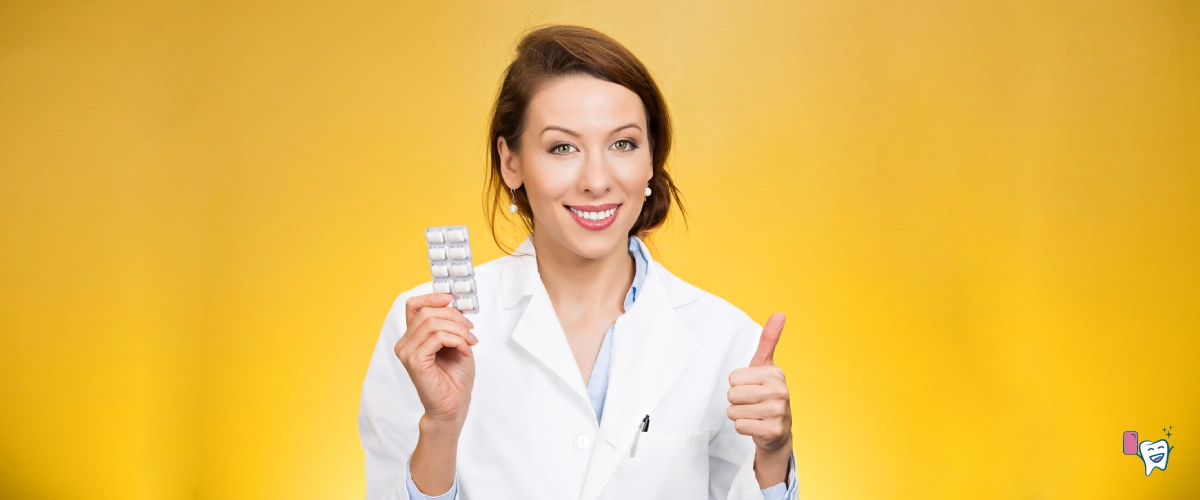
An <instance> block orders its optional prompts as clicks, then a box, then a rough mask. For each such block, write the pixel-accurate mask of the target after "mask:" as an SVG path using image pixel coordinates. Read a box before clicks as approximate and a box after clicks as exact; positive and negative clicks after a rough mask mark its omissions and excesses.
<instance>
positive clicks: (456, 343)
mask: <svg viewBox="0 0 1200 500" xmlns="http://www.w3.org/2000/svg"><path fill="white" fill-rule="evenodd" d="M447 347H449V348H451V349H455V350H457V351H458V352H459V353H460V354H462V355H463V356H467V357H470V356H471V346H469V345H467V341H466V340H463V338H462V337H459V336H458V335H453V334H449V333H446V332H437V333H436V334H434V335H431V336H430V337H429V338H428V339H425V343H423V344H421V345H419V346H417V348H416V349H415V350H414V351H413V353H412V356H413V360H415V361H417V362H422V361H428V360H430V359H433V358H434V357H435V356H437V353H438V351H441V350H442V349H445V348H447Z"/></svg>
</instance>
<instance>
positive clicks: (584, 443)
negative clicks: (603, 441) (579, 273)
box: [575, 434, 592, 451]
mask: <svg viewBox="0 0 1200 500" xmlns="http://www.w3.org/2000/svg"><path fill="white" fill-rule="evenodd" d="M591 447H592V438H591V436H588V435H587V434H580V435H578V436H575V449H576V450H579V451H587V450H588V448H591Z"/></svg>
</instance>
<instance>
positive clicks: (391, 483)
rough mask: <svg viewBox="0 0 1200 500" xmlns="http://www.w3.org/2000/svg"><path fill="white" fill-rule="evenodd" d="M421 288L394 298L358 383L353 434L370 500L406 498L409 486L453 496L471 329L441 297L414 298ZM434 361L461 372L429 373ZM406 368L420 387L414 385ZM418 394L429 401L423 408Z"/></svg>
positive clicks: (469, 372)
mask: <svg viewBox="0 0 1200 500" xmlns="http://www.w3.org/2000/svg"><path fill="white" fill-rule="evenodd" d="M422 287H424V288H429V287H428V286H426V285H422ZM422 287H417V288H416V289H413V290H410V291H409V292H405V293H402V294H400V297H399V298H397V299H396V302H395V303H394V304H393V305H392V309H391V311H390V312H389V313H388V316H387V319H386V320H385V321H384V326H383V331H382V332H381V333H380V336H379V341H378V342H377V343H376V346H375V351H374V353H373V355H372V358H371V363H370V365H369V366H368V368H367V376H366V379H365V381H364V382H363V396H362V401H361V407H360V410H359V433H360V438H361V440H362V446H363V451H364V452H365V454H366V469H367V498H368V500H383V499H388V500H390V499H406V498H409V495H408V492H409V489H408V485H409V484H412V485H413V486H414V487H415V486H416V485H417V484H420V485H422V486H423V487H424V488H425V489H426V490H427V491H446V490H451V489H453V490H455V493H457V487H456V484H457V474H456V471H455V460H456V455H457V448H458V437H459V434H460V432H461V430H462V423H463V421H464V419H465V416H466V412H465V409H466V405H467V401H469V393H468V394H464V390H465V391H469V386H470V381H471V380H472V379H473V377H474V363H473V360H472V359H471V357H470V347H469V344H470V343H474V342H476V341H477V340H475V339H474V337H473V335H470V333H469V332H468V331H467V330H466V328H468V327H470V326H473V325H470V322H469V320H466V319H465V318H463V317H462V315H461V313H458V312H457V311H450V310H449V308H448V307H446V306H445V304H444V303H445V302H446V299H445V297H441V298H439V297H436V296H434V295H417V296H414V295H415V294H416V293H419V290H420V289H421V288H422ZM439 306H441V307H439ZM409 323H411V326H410V325H409ZM468 336H469V337H470V338H471V340H467V338H468ZM443 348H446V350H445V351H443ZM435 356H436V357H438V358H439V359H442V357H443V356H445V359H447V361H446V363H447V364H448V365H449V368H450V369H456V368H457V369H459V370H458V371H456V372H455V373H454V374H453V375H447V372H446V371H431V370H432V369H431V368H430V367H431V366H434V367H436V365H435V364H434V357H435ZM402 359H403V360H405V361H401V360H402ZM406 362H407V363H410V364H412V365H413V366H412V368H413V369H414V370H418V371H416V372H415V373H419V374H421V376H422V377H423V378H422V379H421V380H422V381H423V383H424V385H420V384H414V382H413V380H412V378H411V376H410V372H409V370H408V368H410V367H409V366H407V365H406ZM463 385H465V386H467V388H466V389H463V388H462V386H463ZM418 387H423V388H424V389H422V390H424V391H428V393H429V394H431V395H427V396H426V398H427V399H428V401H427V402H425V401H423V399H422V394H426V393H422V392H419V391H418ZM426 406H430V407H432V408H434V409H435V410H437V411H427V410H426ZM447 408H449V411H447V410H446V409H447ZM406 462H407V465H406ZM402 467H403V469H404V471H405V473H404V474H403V476H401V474H400V471H401V468H402ZM419 492H420V490H418V493H419Z"/></svg>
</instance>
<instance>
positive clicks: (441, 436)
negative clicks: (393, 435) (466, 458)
mask: <svg viewBox="0 0 1200 500" xmlns="http://www.w3.org/2000/svg"><path fill="white" fill-rule="evenodd" d="M417 426H418V428H419V429H420V431H421V436H420V437H421V439H427V440H429V441H433V442H438V443H447V442H455V443H456V442H458V436H459V434H462V428H463V422H461V421H458V420H442V419H437V418H433V417H430V416H429V415H428V414H426V415H421V420H420V422H418V423H417Z"/></svg>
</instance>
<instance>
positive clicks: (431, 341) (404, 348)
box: [395, 293, 479, 431]
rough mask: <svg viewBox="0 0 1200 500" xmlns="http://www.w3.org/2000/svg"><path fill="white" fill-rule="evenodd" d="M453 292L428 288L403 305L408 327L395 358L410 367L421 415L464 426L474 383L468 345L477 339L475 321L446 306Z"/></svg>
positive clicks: (454, 426) (441, 423)
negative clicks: (421, 410)
mask: <svg viewBox="0 0 1200 500" xmlns="http://www.w3.org/2000/svg"><path fill="white" fill-rule="evenodd" d="M451 298H452V296H451V295H449V294H445V293H430V294H426V295H418V296H416V297H411V298H409V299H408V300H407V301H406V302H405V304H404V310H405V318H406V320H407V323H405V324H407V325H408V329H407V330H406V331H405V332H404V335H402V336H400V340H399V341H397V342H396V348H395V351H396V357H398V358H400V362H401V363H403V364H404V368H405V369H406V370H408V376H409V378H411V379H412V381H413V385H415V386H416V388H417V395H418V396H420V398H421V404H422V405H423V406H424V407H425V418H427V419H430V420H431V423H434V424H438V427H447V428H451V429H458V430H459V431H461V430H462V425H463V423H464V422H465V421H466V418H467V408H468V407H469V406H470V403H471V388H472V386H473V385H474V383H475V358H474V357H473V354H472V352H471V346H472V345H475V344H476V343H478V342H479V339H478V338H477V337H475V334H473V333H471V332H470V331H469V330H468V329H469V328H474V327H475V325H474V324H472V323H471V320H469V319H467V318H466V316H463V314H462V313H461V312H459V311H458V310H457V309H455V308H453V307H450V300H451Z"/></svg>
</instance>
